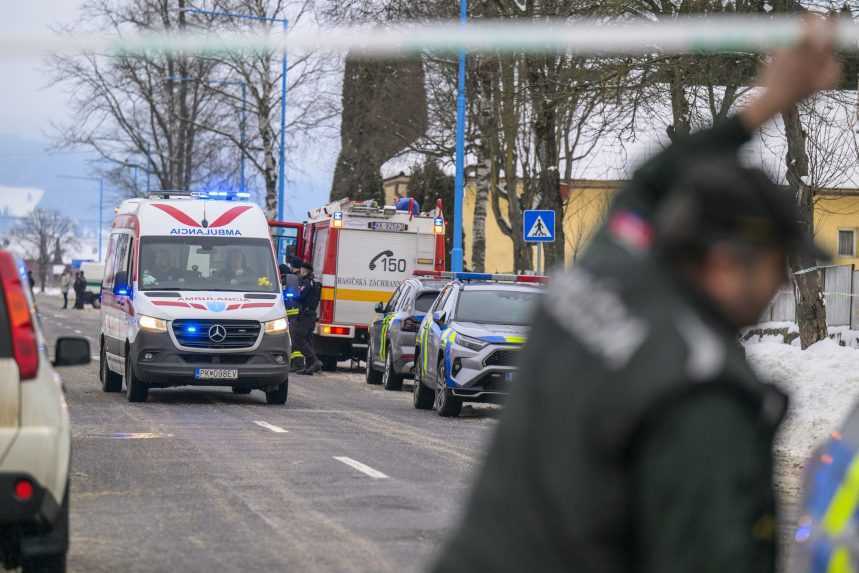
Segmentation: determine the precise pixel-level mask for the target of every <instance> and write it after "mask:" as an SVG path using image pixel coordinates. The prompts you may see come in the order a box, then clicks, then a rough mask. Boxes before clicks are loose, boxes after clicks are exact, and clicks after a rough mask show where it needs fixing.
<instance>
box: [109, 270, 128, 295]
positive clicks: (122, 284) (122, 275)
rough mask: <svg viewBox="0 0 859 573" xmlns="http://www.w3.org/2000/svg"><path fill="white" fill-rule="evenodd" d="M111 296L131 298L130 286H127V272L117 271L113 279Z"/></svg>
mask: <svg viewBox="0 0 859 573" xmlns="http://www.w3.org/2000/svg"><path fill="white" fill-rule="evenodd" d="M113 294H115V295H117V296H127V297H129V298H130V297H131V285H130V284H128V272H127V271H119V272H118V273H116V277H115V278H114V279H113Z"/></svg>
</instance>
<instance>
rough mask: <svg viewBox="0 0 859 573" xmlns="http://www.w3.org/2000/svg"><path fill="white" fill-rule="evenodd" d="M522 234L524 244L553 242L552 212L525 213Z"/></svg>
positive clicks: (533, 211)
mask: <svg viewBox="0 0 859 573" xmlns="http://www.w3.org/2000/svg"><path fill="white" fill-rule="evenodd" d="M522 233H523V235H524V237H525V242H526V243H551V242H553V241H554V240H555V212H554V211H539V210H530V211H525V216H524V218H523V219H522Z"/></svg>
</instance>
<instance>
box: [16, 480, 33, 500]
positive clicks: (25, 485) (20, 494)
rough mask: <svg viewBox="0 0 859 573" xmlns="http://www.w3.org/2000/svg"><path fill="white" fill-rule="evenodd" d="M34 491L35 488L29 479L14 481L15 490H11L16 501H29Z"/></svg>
mask: <svg viewBox="0 0 859 573" xmlns="http://www.w3.org/2000/svg"><path fill="white" fill-rule="evenodd" d="M34 493H35V488H34V487H33V484H32V483H31V482H30V480H26V479H19V480H18V481H16V482H15V491H14V492H13V495H14V496H15V499H17V500H18V501H30V500H31V499H33V494H34Z"/></svg>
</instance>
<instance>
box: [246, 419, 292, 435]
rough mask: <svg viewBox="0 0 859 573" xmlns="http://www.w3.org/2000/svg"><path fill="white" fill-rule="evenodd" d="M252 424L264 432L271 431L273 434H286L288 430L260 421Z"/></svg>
mask: <svg viewBox="0 0 859 573" xmlns="http://www.w3.org/2000/svg"><path fill="white" fill-rule="evenodd" d="M254 424H256V425H257V426H259V427H260V428H265V429H266V430H271V431H272V432H274V433H275V434H286V433H288V430H284V429H283V428H281V427H280V426H275V425H274V424H269V423H268V422H263V421H262V420H256V421H254Z"/></svg>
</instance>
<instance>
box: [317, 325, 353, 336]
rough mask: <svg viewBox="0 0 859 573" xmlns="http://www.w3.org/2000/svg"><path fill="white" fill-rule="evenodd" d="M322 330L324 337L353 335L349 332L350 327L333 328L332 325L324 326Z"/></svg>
mask: <svg viewBox="0 0 859 573" xmlns="http://www.w3.org/2000/svg"><path fill="white" fill-rule="evenodd" d="M321 330H322V334H323V335H324V336H329V335H333V336H349V334H350V333H351V331H350V330H349V327H348V326H333V325H330V324H324V325H322V329H321Z"/></svg>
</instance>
